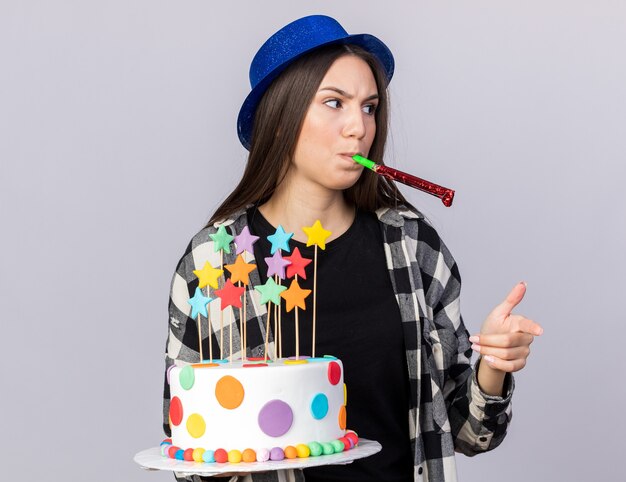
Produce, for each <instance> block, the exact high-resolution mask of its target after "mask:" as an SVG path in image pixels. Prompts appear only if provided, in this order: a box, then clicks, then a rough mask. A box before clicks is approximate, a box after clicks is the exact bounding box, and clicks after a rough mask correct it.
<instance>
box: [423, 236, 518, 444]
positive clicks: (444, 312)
mask: <svg viewBox="0 0 626 482" xmlns="http://www.w3.org/2000/svg"><path fill="white" fill-rule="evenodd" d="M439 264H440V266H445V267H447V268H448V269H447V270H446V269H443V270H441V271H443V272H446V273H447V274H446V275H445V276H442V277H440V279H439V281H440V282H441V280H442V279H443V280H445V281H446V282H445V283H441V287H442V291H441V292H440V296H439V297H438V301H437V302H436V304H435V305H434V309H433V321H434V326H435V329H436V332H437V337H438V338H439V339H440V341H441V344H442V351H443V358H445V360H443V366H444V370H443V395H444V398H445V402H446V406H447V411H448V418H449V421H450V428H451V432H452V436H453V439H454V446H455V450H456V451H457V452H461V453H463V454H465V455H468V456H473V455H476V454H478V453H482V452H486V451H489V450H492V449H494V448H496V447H497V446H498V445H500V443H501V442H502V440H504V437H505V436H506V431H507V428H508V425H509V423H510V421H511V416H512V412H511V396H512V394H513V388H514V380H513V376H512V375H511V374H510V373H507V375H506V377H505V380H504V387H503V394H504V396H492V395H487V394H486V393H484V392H483V391H482V390H481V389H480V387H479V385H478V381H477V378H476V366H477V365H474V366H472V365H471V357H472V353H473V351H472V349H471V343H470V342H469V333H468V331H467V329H466V328H465V325H464V323H463V319H462V317H461V313H460V308H459V306H460V291H461V278H460V275H459V272H458V267H457V265H456V262H455V261H454V259H453V258H452V255H451V254H450V252H449V251H448V249H447V248H446V246H445V245H444V244H443V242H441V245H440V261H439Z"/></svg>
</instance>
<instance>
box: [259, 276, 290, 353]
mask: <svg viewBox="0 0 626 482" xmlns="http://www.w3.org/2000/svg"><path fill="white" fill-rule="evenodd" d="M254 289H255V290H257V291H258V292H259V293H261V304H262V305H267V306H266V310H267V321H266V323H265V357H264V359H265V361H267V353H268V351H269V333H270V318H271V316H272V306H271V305H270V304H269V303H270V302H271V303H274V304H275V305H276V304H278V303H280V294H281V292H283V291H284V290H286V289H287V288H286V287H285V286H281V285H278V284H276V282H275V281H274V279H273V278H272V277H271V276H268V277H267V282H266V283H265V284H263V285H259V286H255V287H254Z"/></svg>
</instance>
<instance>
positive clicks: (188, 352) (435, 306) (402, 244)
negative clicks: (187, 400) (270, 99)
mask: <svg viewBox="0 0 626 482" xmlns="http://www.w3.org/2000/svg"><path fill="white" fill-rule="evenodd" d="M376 214H377V216H378V219H379V221H380V224H381V229H382V233H383V240H384V249H385V256H386V260H387V267H388V270H389V276H390V278H391V283H392V287H393V290H394V292H395V295H396V299H397V301H398V305H399V307H400V314H401V318H402V322H403V330H404V344H405V347H406V358H407V364H408V376H409V382H410V395H411V397H410V409H409V414H408V415H409V417H408V421H409V430H410V436H411V447H412V450H413V452H414V478H415V480H416V481H445V482H449V481H455V480H457V475H456V462H455V451H457V452H462V453H464V454H466V455H469V456H472V455H475V454H478V453H481V452H486V451H488V450H491V449H493V448H495V447H497V446H498V445H499V444H500V443H501V442H502V440H503V439H504V437H505V435H506V430H507V427H508V424H509V422H510V420H511V395H512V392H513V387H514V382H513V377H512V376H511V375H510V374H508V375H507V377H506V379H505V386H504V396H503V397H497V396H490V395H487V394H485V393H483V392H482V391H481V390H480V388H479V386H478V382H477V381H476V374H475V370H474V369H473V368H472V366H471V364H470V359H471V355H472V349H471V344H470V342H469V340H468V338H469V333H468V332H467V330H466V328H465V326H464V324H463V320H462V318H461V313H460V309H459V294H460V289H461V279H460V276H459V272H458V268H457V265H456V263H455V261H454V259H453V258H452V255H451V254H450V252H449V251H448V249H447V247H446V246H445V245H444V244H443V242H442V241H441V239H440V238H439V236H438V234H437V232H436V231H435V230H434V229H433V228H432V227H431V226H430V225H429V224H428V223H427V222H426V221H425V220H424V218H423V216H422V215H421V214H419V213H416V212H414V211H409V210H395V209H380V210H378V211H377V212H376ZM246 222H247V221H246V213H245V211H242V212H241V213H238V215H236V216H234V217H233V219H230V220H227V221H225V222H224V223H223V224H224V225H225V226H226V227H227V229H228V230H229V232H230V234H232V235H233V236H234V235H236V234H239V233H240V232H241V230H242V229H243V227H244V226H245V225H246ZM216 230H217V229H216V228H215V227H209V228H205V229H203V230H202V231H200V232H199V233H198V234H197V235H196V236H194V238H193V239H192V240H191V243H190V244H189V246H188V247H187V250H186V251H185V254H184V256H183V257H182V259H181V260H180V262H179V264H178V267H177V269H176V273H175V274H174V278H173V280H172V289H171V297H170V304H169V315H170V322H169V336H168V341H167V351H166V369H167V368H169V367H170V366H171V365H173V364H186V363H195V362H197V361H198V359H199V350H198V334H197V333H198V332H197V322H196V320H194V319H191V318H189V313H190V308H191V307H190V305H189V304H188V303H187V300H188V299H189V298H190V297H191V296H193V294H194V292H195V289H196V287H197V286H198V280H197V278H196V276H195V275H194V274H193V270H197V269H201V268H202V267H203V266H204V263H205V261H209V262H210V263H211V264H212V265H213V266H219V265H220V264H222V265H223V264H231V263H234V262H235V253H234V250H231V253H230V254H226V253H225V254H224V259H223V261H222V260H221V259H220V254H219V253H215V252H214V251H213V241H212V240H211V238H210V237H209V234H212V233H215V232H216ZM246 255H247V256H248V259H247V260H248V261H250V260H253V258H252V256H251V255H249V254H247V253H246ZM258 284H260V280H259V277H258V273H257V271H256V270H255V271H253V272H252V273H251V274H250V285H249V286H248V287H247V291H246V297H247V303H248V305H247V306H248V309H247V327H248V340H249V341H250V340H257V341H258V344H256V345H255V346H249V347H248V356H262V355H263V351H264V346H263V343H262V340H264V337H265V321H264V319H265V316H266V310H265V305H261V304H260V303H259V298H258V296H259V295H258V292H257V291H256V290H254V286H255V285H258ZM209 307H210V317H211V326H212V330H211V333H212V336H213V337H214V340H217V343H219V339H220V318H219V317H220V315H219V304H218V303H211V304H210V305H209ZM238 317H239V313H238V310H236V311H235V316H234V317H232V319H231V318H230V317H228V316H224V345H225V349H226V347H227V346H228V340H229V329H230V327H231V326H232V327H233V355H234V356H236V357H237V356H240V355H241V353H240V349H241V348H240V339H239V331H238V328H237V327H238V324H239V320H238ZM202 323H203V324H204V327H203V328H202V333H203V336H206V334H207V333H208V324H207V321H206V320H205V319H203V320H202ZM269 337H270V340H271V341H270V345H269V351H270V355H272V356H273V352H274V343H273V337H272V333H271V332H270V335H269ZM249 344H250V343H249ZM214 346H215V343H214ZM214 356H217V354H214ZM205 357H207V354H206V350H205ZM169 398H170V395H169V385H168V383H167V379H166V382H165V390H164V400H163V422H164V430H165V432H166V434H168V435H169V426H168V414H169ZM234 469H235V470H236V468H234ZM179 475H180V476H181V477H182V474H179ZM177 478H178V476H177ZM237 479H238V478H237V477H233V478H232V479H231V481H235V480H237ZM181 480H187V481H191V480H193V482H199V481H201V480H206V478H203V477H199V476H197V475H196V476H193V477H192V476H188V477H187V478H185V479H181ZM220 480H225V479H220ZM239 480H240V481H246V482H248V481H252V482H278V481H281V482H283V481H285V482H286V481H302V480H303V476H302V473H301V472H300V471H275V472H266V473H263V474H256V475H254V476H246V477H245V478H244V477H240V478H239Z"/></svg>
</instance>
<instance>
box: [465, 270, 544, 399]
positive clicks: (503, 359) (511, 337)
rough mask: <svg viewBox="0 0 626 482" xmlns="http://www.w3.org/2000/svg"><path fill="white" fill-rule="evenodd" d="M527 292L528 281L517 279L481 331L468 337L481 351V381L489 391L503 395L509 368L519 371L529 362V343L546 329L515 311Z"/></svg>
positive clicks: (481, 384)
mask: <svg viewBox="0 0 626 482" xmlns="http://www.w3.org/2000/svg"><path fill="white" fill-rule="evenodd" d="M525 293H526V283H524V282H521V283H518V284H517V285H516V286H515V287H514V288H513V289H512V290H511V292H510V293H509V294H508V296H507V297H506V299H505V300H504V301H503V302H502V303H500V304H499V305H498V306H496V307H495V308H494V309H493V311H492V312H491V313H490V314H489V316H487V318H486V319H485V321H484V322H483V325H482V327H481V329H480V335H474V336H471V337H470V339H469V340H470V341H471V342H472V349H473V350H474V351H476V352H478V353H480V354H481V355H482V358H481V363H480V366H479V370H478V375H477V376H478V384H479V385H480V387H481V389H482V390H483V391H484V392H485V393H487V394H489V395H501V393H502V386H503V382H504V376H505V375H506V372H516V371H519V370H521V369H522V368H524V367H525V366H526V359H527V358H528V355H529V354H530V344H531V343H532V342H533V340H534V339H535V336H539V335H541V334H542V333H543V328H542V327H541V326H540V325H539V324H538V323H535V322H534V321H532V320H530V319H528V318H526V317H524V316H521V315H515V314H513V313H512V311H513V309H514V308H515V307H516V306H517V305H518V304H519V303H520V302H521V301H522V299H523V298H524V294H525ZM483 361H484V362H485V363H483Z"/></svg>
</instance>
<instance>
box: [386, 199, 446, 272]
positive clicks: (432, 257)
mask: <svg viewBox="0 0 626 482" xmlns="http://www.w3.org/2000/svg"><path fill="white" fill-rule="evenodd" d="M376 215H377V216H378V219H379V221H380V222H381V223H383V224H386V225H387V226H389V227H390V231H391V232H392V234H391V235H390V236H389V237H388V239H390V240H395V241H400V242H402V243H403V244H405V245H407V246H408V247H409V250H410V251H412V252H413V253H415V257H416V259H417V261H418V264H419V265H420V268H422V269H425V270H427V271H434V270H436V269H437V264H438V263H439V261H440V258H442V259H443V261H444V263H445V265H447V266H448V267H452V266H453V265H455V264H456V263H455V260H454V258H453V256H452V253H451V252H450V250H449V249H448V247H447V246H446V244H445V243H444V241H443V239H442V238H441V236H440V235H439V233H438V232H437V229H436V228H435V227H434V226H433V225H432V223H431V222H430V221H429V220H428V219H427V218H426V217H425V216H424V215H423V214H422V213H421V212H420V211H419V210H417V209H416V208H414V207H413V206H398V207H397V208H383V209H379V210H377V211H376ZM393 232H395V234H393Z"/></svg>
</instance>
